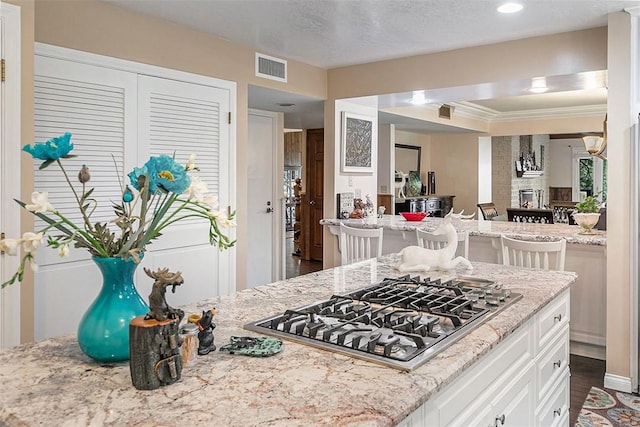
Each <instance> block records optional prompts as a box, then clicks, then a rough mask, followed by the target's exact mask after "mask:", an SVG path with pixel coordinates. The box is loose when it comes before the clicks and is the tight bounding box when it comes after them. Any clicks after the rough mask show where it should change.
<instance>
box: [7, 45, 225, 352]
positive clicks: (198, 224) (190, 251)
mask: <svg viewBox="0 0 640 427" xmlns="http://www.w3.org/2000/svg"><path fill="white" fill-rule="evenodd" d="M37 48H38V49H37V54H36V56H35V72H36V75H35V86H34V100H35V109H34V111H35V127H34V131H35V139H36V141H46V140H48V139H49V138H51V137H53V136H58V135H61V134H63V133H64V132H70V133H72V134H73V137H72V140H71V142H72V143H74V145H75V148H74V152H73V154H76V155H78V157H76V158H70V159H65V164H66V166H65V167H67V169H68V170H69V171H78V170H80V167H81V166H82V165H83V164H85V163H86V165H87V166H88V167H89V168H90V169H91V182H90V185H91V186H93V187H94V188H95V190H96V191H95V192H94V193H93V194H92V199H94V198H95V200H96V209H95V211H94V212H93V214H92V216H91V220H92V221H94V222H97V221H100V222H109V221H112V220H113V218H114V214H113V207H112V202H113V201H114V200H119V199H120V198H121V197H122V185H123V184H126V183H128V179H127V177H126V175H125V174H127V173H128V172H129V171H131V170H132V169H133V168H134V167H140V166H142V165H143V164H144V163H145V162H146V161H147V160H148V158H149V156H151V155H153V156H156V155H158V154H161V153H163V154H168V155H171V156H174V157H175V159H176V160H177V161H178V162H179V163H180V164H185V163H186V162H187V160H188V159H189V156H190V155H191V154H192V153H197V158H196V164H197V165H199V166H200V168H201V171H199V172H198V176H199V178H200V179H201V180H202V181H204V182H206V183H207V184H208V186H209V190H210V191H211V192H212V193H214V194H216V195H217V196H218V198H219V200H220V207H221V208H224V207H225V206H227V205H235V202H234V200H235V193H234V188H235V184H234V183H233V182H234V177H235V166H234V165H235V163H234V161H233V159H234V156H235V154H234V148H233V132H232V125H231V124H230V123H229V114H230V112H231V111H232V110H233V109H234V108H235V107H234V105H235V83H232V82H225V81H222V80H218V79H213V78H210V77H205V76H197V75H193V74H189V73H183V72H179V71H175V70H166V69H161V68H157V67H152V66H148V65H145V64H138V63H133V62H128V61H122V60H118V59H115V58H108V57H102V56H99V55H92V54H88V53H84V52H77V51H72V50H68V49H61V48H56V47H54V46H45V45H38V46H37ZM35 164H36V166H38V165H39V162H36V163H35ZM76 173H77V172H76ZM60 182H64V180H63V179H62V175H61V173H60V171H59V169H57V168H55V167H49V168H47V169H43V170H37V171H36V172H35V176H34V187H35V188H36V189H37V190H38V191H44V190H48V191H49V194H50V197H49V200H51V202H52V204H53V205H54V206H56V207H59V208H60V210H61V211H62V212H63V213H65V214H67V216H68V217H70V218H71V219H72V220H73V221H75V222H76V224H80V223H82V219H81V216H80V214H79V213H78V210H77V208H76V207H75V206H76V205H75V203H74V202H72V201H71V200H72V199H71V193H70V191H69V190H68V188H67V187H66V186H64V185H61V184H60ZM231 209H233V208H231ZM38 221H40V220H36V225H40V226H38V227H37V229H38V230H39V229H41V228H42V225H43V224H44V223H42V222H38ZM208 227H209V224H208V223H203V222H202V221H193V222H190V221H181V222H180V224H175V225H172V226H171V227H168V228H167V229H166V230H165V231H163V237H162V238H161V239H158V240H157V241H155V242H153V244H151V245H148V246H147V250H148V251H147V253H146V254H145V257H144V259H143V261H142V266H141V267H147V268H149V269H151V270H155V269H156V268H159V267H167V268H169V269H170V270H172V271H176V270H180V271H188V272H189V278H188V279H187V278H186V276H185V280H188V282H189V286H185V287H184V288H183V289H181V290H180V292H178V293H177V294H175V295H174V296H172V300H171V303H172V305H174V306H180V305H184V304H189V303H192V302H195V301H200V300H203V299H205V298H211V297H214V296H218V295H228V294H229V293H231V292H233V291H234V290H235V289H234V287H233V286H234V282H235V280H234V279H235V258H234V257H235V255H234V251H233V250H229V251H223V252H221V251H219V250H218V249H217V248H215V247H212V246H211V245H210V244H209V239H208V236H209V234H208ZM226 232H227V233H228V234H230V237H231V238H233V233H234V231H233V230H232V229H230V230H227V231H226ZM12 237H13V236H12ZM37 257H38V258H37V260H38V265H39V266H40V269H39V270H38V271H37V272H36V273H35V287H34V289H35V295H34V306H35V310H34V312H35V337H36V339H42V338H46V337H50V336H58V335H62V334H66V333H71V332H75V331H76V329H77V325H78V322H79V321H80V319H81V317H82V315H83V314H84V311H85V310H86V308H87V307H88V306H89V305H90V304H91V302H92V301H93V299H95V297H96V295H97V294H98V291H99V290H100V286H101V283H100V281H99V274H98V270H97V268H96V267H95V265H94V264H93V263H92V262H91V261H90V257H89V254H88V252H87V251H84V250H79V249H78V250H74V249H72V250H71V254H70V256H69V258H65V259H61V258H60V257H59V256H58V254H57V251H55V250H52V249H48V248H46V249H45V248H43V249H41V250H39V251H38V254H37ZM79 282H82V284H83V286H78V283H79ZM152 283H153V281H150V280H149V278H148V277H147V276H146V275H145V273H144V271H143V269H142V268H138V270H137V273H136V285H137V288H138V291H139V293H140V294H141V295H142V296H143V297H145V296H146V295H149V293H150V291H151V285H152ZM69 295H73V301H70V299H69Z"/></svg>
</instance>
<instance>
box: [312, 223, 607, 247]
mask: <svg viewBox="0 0 640 427" xmlns="http://www.w3.org/2000/svg"><path fill="white" fill-rule="evenodd" d="M441 221H442V218H431V217H427V218H425V219H423V220H422V221H407V220H405V219H404V218H403V217H402V216H400V215H384V216H383V217H382V218H368V219H342V220H341V219H322V220H320V224H322V225H339V224H340V223H341V222H342V223H344V224H345V225H349V226H351V227H362V228H375V227H383V228H385V229H387V230H395V231H414V230H415V229H416V228H424V229H426V230H429V231H432V230H433V229H435V228H436V227H437V226H438V224H439V223H440V222H441ZM452 223H453V225H454V226H455V228H456V230H459V231H461V230H467V231H468V232H469V236H483V237H500V235H501V234H504V235H505V236H507V237H511V238H517V239H521V240H531V241H537V242H545V241H550V240H558V239H559V238H564V239H566V240H567V243H575V244H580V245H597V246H606V245H607V232H606V231H602V230H593V231H594V234H591V235H584V234H578V232H579V231H580V226H578V225H568V224H533V223H523V222H508V221H484V220H480V221H478V220H473V219H470V220H461V219H454V220H453V221H452Z"/></svg>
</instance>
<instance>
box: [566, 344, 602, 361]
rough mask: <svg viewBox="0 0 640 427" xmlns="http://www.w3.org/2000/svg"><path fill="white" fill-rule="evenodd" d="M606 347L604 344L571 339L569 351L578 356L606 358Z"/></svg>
mask: <svg viewBox="0 0 640 427" xmlns="http://www.w3.org/2000/svg"><path fill="white" fill-rule="evenodd" d="M606 350H607V349H606V348H605V347H604V346H599V345H593V344H586V343H582V342H576V341H571V343H570V347H569V351H570V353H571V354H575V355H577V356H583V357H590V358H591V359H598V360H606V359H607V358H606Z"/></svg>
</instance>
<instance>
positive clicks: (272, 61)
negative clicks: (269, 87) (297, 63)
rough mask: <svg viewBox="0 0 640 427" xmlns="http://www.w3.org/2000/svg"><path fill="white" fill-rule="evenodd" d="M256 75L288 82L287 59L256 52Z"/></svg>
mask: <svg viewBox="0 0 640 427" xmlns="http://www.w3.org/2000/svg"><path fill="white" fill-rule="evenodd" d="M256 77H263V78H265V79H271V80H277V81H279V82H283V83H286V82H287V61H285V60H284V59H279V58H274V57H273V56H268V55H264V54H262V53H256Z"/></svg>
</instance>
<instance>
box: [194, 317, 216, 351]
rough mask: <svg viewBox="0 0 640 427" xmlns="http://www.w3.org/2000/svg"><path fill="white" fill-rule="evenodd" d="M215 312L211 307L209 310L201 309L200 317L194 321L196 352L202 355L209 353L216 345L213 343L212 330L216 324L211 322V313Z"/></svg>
mask: <svg viewBox="0 0 640 427" xmlns="http://www.w3.org/2000/svg"><path fill="white" fill-rule="evenodd" d="M214 314H216V309H215V308H212V309H211V310H207V311H203V312H202V317H200V320H198V322H197V323H196V325H197V326H198V330H199V331H200V332H198V343H199V344H198V354H199V355H204V354H209V352H211V351H215V350H216V345H215V344H214V337H213V330H214V329H215V327H216V324H215V323H213V315H214Z"/></svg>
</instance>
